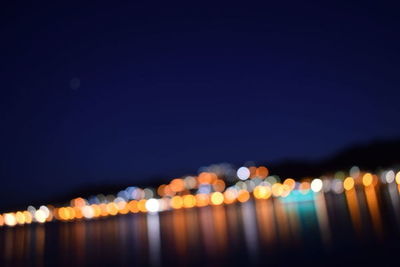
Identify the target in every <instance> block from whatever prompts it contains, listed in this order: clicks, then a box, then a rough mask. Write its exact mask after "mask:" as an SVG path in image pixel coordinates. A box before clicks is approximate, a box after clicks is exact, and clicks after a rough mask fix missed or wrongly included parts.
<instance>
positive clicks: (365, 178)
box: [362, 173, 373, 186]
mask: <svg viewBox="0 0 400 267" xmlns="http://www.w3.org/2000/svg"><path fill="white" fill-rule="evenodd" d="M372 180H373V178H372V175H371V174H370V173H366V174H364V176H363V179H362V182H363V185H364V186H370V185H371V184H372Z"/></svg>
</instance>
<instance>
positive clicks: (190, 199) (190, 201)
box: [183, 195, 196, 208]
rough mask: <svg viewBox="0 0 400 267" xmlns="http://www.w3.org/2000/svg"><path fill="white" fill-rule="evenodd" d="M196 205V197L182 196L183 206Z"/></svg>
mask: <svg viewBox="0 0 400 267" xmlns="http://www.w3.org/2000/svg"><path fill="white" fill-rule="evenodd" d="M195 205H196V198H195V197H194V196H193V195H185V196H183V206H184V207H185V208H193V207H194V206H195Z"/></svg>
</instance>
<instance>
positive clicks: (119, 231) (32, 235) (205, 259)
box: [0, 184, 400, 266]
mask: <svg viewBox="0 0 400 267" xmlns="http://www.w3.org/2000/svg"><path fill="white" fill-rule="evenodd" d="M399 202H400V198H399V189H398V187H397V186H396V185H394V184H389V185H386V186H383V187H380V188H377V187H373V186H371V187H365V188H364V187H362V188H357V190H355V189H351V190H348V191H345V192H344V193H343V194H334V193H322V192H319V193H316V194H314V193H308V195H301V194H299V195H296V194H294V196H292V197H291V198H290V197H288V198H286V199H268V200H250V201H248V202H245V203H236V204H232V205H225V206H208V207H203V208H193V209H179V210H174V211H167V212H163V213H159V214H157V213H155V214H153V213H148V214H131V215H125V216H118V217H113V218H106V219H99V220H93V221H77V222H68V223H62V222H54V223H48V224H44V225H40V224H35V225H28V226H20V227H14V228H3V229H1V230H0V249H1V261H2V263H4V264H3V265H6V266H7V265H8V266H20V265H34V266H45V265H58V266H71V265H76V266H82V265H90V264H95V265H110V266H111V265H125V266H132V265H140V266H142V265H151V266H160V265H175V266H177V265H179V266H188V265H191V266H193V265H197V266H204V265H222V264H231V265H240V264H260V265H262V264H267V263H268V264H278V265H285V264H288V263H293V262H296V261H300V260H301V261H303V263H304V262H307V261H308V260H309V261H310V262H311V263H318V262H322V261H324V260H325V259H326V258H325V257H331V258H330V259H332V258H333V259H334V260H333V261H332V262H331V264H333V262H334V263H338V261H339V260H336V261H335V259H336V256H337V255H339V254H340V255H341V256H343V253H344V254H346V253H348V254H346V255H348V256H349V255H350V256H349V257H350V258H351V257H352V255H356V254H358V253H363V252H365V251H366V250H367V249H371V251H374V250H375V249H377V247H379V248H380V249H382V247H383V248H385V247H384V246H382V244H385V242H386V243H387V242H389V243H390V244H391V245H392V244H393V242H391V241H392V240H396V239H398V237H399V227H398V226H399V221H400V203H399ZM375 244H376V245H377V246H376V247H375V246H374V245H375ZM366 246H367V248H366ZM385 249H386V248H385ZM349 251H350V252H349ZM368 251H370V250H368ZM310 252H312V253H310ZM384 252H385V253H386V252H388V251H379V250H377V251H376V254H377V255H378V254H379V253H384ZM374 253H375V252H374ZM342 258H343V259H344V258H345V257H342ZM343 259H342V260H343ZM343 261H344V260H343Z"/></svg>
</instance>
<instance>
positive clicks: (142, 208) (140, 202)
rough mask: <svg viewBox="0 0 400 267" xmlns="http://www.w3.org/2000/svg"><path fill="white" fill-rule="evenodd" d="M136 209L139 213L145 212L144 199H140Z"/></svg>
mask: <svg viewBox="0 0 400 267" xmlns="http://www.w3.org/2000/svg"><path fill="white" fill-rule="evenodd" d="M138 209H139V211H140V212H147V209H146V199H141V200H139V202H138Z"/></svg>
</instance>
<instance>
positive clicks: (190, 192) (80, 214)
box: [0, 166, 400, 226]
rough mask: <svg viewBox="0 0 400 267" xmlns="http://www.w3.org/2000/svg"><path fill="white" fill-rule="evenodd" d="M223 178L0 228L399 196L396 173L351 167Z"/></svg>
mask: <svg viewBox="0 0 400 267" xmlns="http://www.w3.org/2000/svg"><path fill="white" fill-rule="evenodd" d="M227 183H228V182H226V181H224V179H223V177H219V176H218V175H217V174H216V173H213V172H200V173H199V174H198V175H197V176H187V177H184V178H175V179H172V180H171V181H170V182H169V183H167V184H162V185H160V186H159V187H158V188H156V189H153V188H144V189H142V188H139V187H128V188H126V189H124V190H122V191H120V192H119V193H118V194H117V195H107V196H105V195H97V196H93V197H89V198H88V199H85V198H82V197H78V198H74V199H72V200H71V202H70V204H69V205H65V206H61V207H56V206H53V205H43V206H40V207H39V208H38V209H36V208H35V207H33V206H29V207H28V208H27V209H26V210H21V211H16V212H7V213H3V214H0V226H4V225H5V226H16V225H24V224H31V223H34V222H36V223H45V222H50V221H53V220H59V221H73V220H84V219H86V220H88V219H94V218H100V217H107V216H116V215H123V214H129V213H140V212H142V213H144V212H152V213H154V212H161V211H166V210H174V209H188V208H195V207H205V206H209V205H228V204H233V203H236V202H239V203H243V202H246V201H248V200H250V199H251V198H252V197H254V198H255V199H269V198H271V197H274V198H286V197H287V196H289V195H290V194H291V192H293V191H296V192H298V193H299V194H302V195H307V194H310V193H311V194H316V193H319V192H324V193H327V192H333V193H336V194H341V193H343V192H346V191H350V190H353V189H354V188H356V187H361V186H362V187H366V188H367V187H371V186H372V187H375V186H377V185H381V184H391V183H396V184H397V185H398V188H399V191H400V171H398V172H397V173H395V171H394V170H386V171H383V172H381V173H380V174H379V175H376V174H372V173H365V172H361V171H360V170H359V168H358V167H356V166H354V167H352V168H351V169H350V171H349V172H348V173H347V174H346V173H344V172H337V173H335V174H334V175H333V177H321V178H314V179H311V178H309V179H302V180H301V181H295V180H294V179H292V178H286V179H282V180H281V179H280V178H279V177H278V176H275V175H272V176H269V171H268V169H267V168H266V167H264V166H259V167H255V166H251V167H247V166H243V167H240V168H238V169H237V170H236V179H235V180H234V181H232V182H230V183H229V184H230V186H227Z"/></svg>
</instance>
